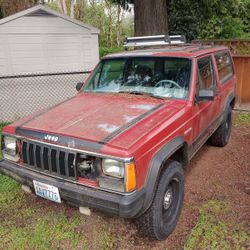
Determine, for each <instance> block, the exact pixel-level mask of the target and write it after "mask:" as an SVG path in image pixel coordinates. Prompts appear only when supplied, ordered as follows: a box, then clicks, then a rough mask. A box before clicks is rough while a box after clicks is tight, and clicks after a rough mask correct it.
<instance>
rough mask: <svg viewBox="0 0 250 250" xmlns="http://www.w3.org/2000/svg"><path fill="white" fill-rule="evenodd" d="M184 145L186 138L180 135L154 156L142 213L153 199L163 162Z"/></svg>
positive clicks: (150, 166) (147, 180) (149, 170)
mask: <svg viewBox="0 0 250 250" xmlns="http://www.w3.org/2000/svg"><path fill="white" fill-rule="evenodd" d="M183 145H184V138H183V137H182V136H178V137H176V138H174V139H172V140H171V141H170V142H168V143H167V144H166V145H164V146H163V147H162V148H161V149H160V150H159V151H158V152H157V153H156V154H155V155H154V157H153V158H152V160H151V162H150V165H149V169H148V175H147V179H146V184H145V186H144V188H145V191H146V192H145V193H146V197H145V200H144V204H143V209H142V212H141V213H140V214H142V213H144V212H145V211H146V210H147V209H148V208H149V206H150V205H151V203H152V201H153V197H154V191H155V188H156V184H157V180H158V176H159V173H160V171H161V168H162V166H163V164H164V163H165V162H166V161H167V160H168V159H169V157H170V156H171V155H172V154H173V153H175V152H176V151H177V150H178V149H179V148H181V147H182V146H183Z"/></svg>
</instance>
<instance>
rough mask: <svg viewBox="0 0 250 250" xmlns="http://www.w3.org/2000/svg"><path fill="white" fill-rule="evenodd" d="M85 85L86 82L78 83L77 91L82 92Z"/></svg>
mask: <svg viewBox="0 0 250 250" xmlns="http://www.w3.org/2000/svg"><path fill="white" fill-rule="evenodd" d="M83 84H84V82H78V83H77V84H76V90H77V91H78V92H79V91H80V90H81V88H82V86H83Z"/></svg>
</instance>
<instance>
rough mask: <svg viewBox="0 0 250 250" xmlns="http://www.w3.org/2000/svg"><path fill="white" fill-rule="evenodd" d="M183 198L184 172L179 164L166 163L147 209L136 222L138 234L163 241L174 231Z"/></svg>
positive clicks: (174, 162) (173, 162)
mask: <svg viewBox="0 0 250 250" xmlns="http://www.w3.org/2000/svg"><path fill="white" fill-rule="evenodd" d="M183 197H184V172H183V168H182V166H181V164H180V163H178V162H176V161H168V162H167V164H166V167H165V168H164V169H163V171H162V172H161V175H160V177H159V181H158V185H157V187H156V190H155V194H154V198H153V201H152V204H151V206H150V207H149V209H148V210H147V211H146V212H145V213H144V214H143V215H141V216H140V217H139V218H137V220H136V224H137V227H138V230H139V232H141V233H143V234H145V235H147V236H149V237H151V238H154V239H157V240H164V239H165V238H167V236H168V235H170V234H171V233H172V231H173V230H174V229H175V226H176V224H177V221H178V219H179V216H180V213H181V208H182V204H183Z"/></svg>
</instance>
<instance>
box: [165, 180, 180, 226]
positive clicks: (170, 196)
mask: <svg viewBox="0 0 250 250" xmlns="http://www.w3.org/2000/svg"><path fill="white" fill-rule="evenodd" d="M179 190H180V183H179V181H178V180H177V179H172V180H171V182H170V183H169V184H168V186H167V187H166V191H165V194H164V196H163V201H162V218H163V223H164V224H167V223H168V222H169V221H170V220H172V219H173V215H174V213H175V211H176V209H177V206H178V203H179V198H180V197H179Z"/></svg>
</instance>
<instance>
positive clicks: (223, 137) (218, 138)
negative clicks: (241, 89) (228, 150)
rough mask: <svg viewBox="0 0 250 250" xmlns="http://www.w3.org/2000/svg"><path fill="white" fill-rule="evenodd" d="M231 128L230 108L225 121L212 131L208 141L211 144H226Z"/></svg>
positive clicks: (221, 145)
mask: <svg viewBox="0 0 250 250" xmlns="http://www.w3.org/2000/svg"><path fill="white" fill-rule="evenodd" d="M231 130H232V109H231V108H230V109H229V111H228V113H227V117H226V119H225V121H224V122H223V123H222V124H221V125H220V127H219V128H218V129H217V130H216V131H215V132H214V133H213V135H212V136H211V138H210V142H211V144H212V145H213V146H217V147H224V146H226V145H227V144H228V141H229V138H230V135H231Z"/></svg>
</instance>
